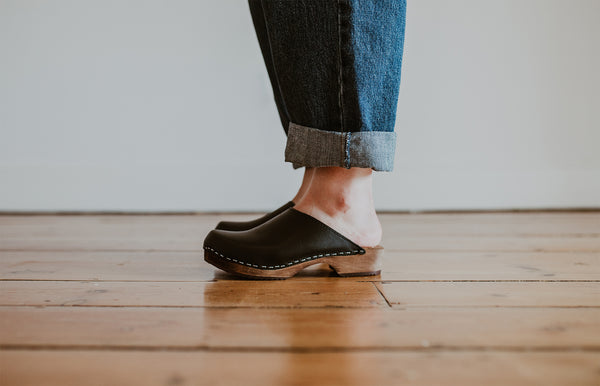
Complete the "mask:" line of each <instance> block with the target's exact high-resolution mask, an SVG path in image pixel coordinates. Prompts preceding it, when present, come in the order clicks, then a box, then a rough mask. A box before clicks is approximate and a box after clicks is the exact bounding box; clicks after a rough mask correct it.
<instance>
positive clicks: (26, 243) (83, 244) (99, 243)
mask: <svg viewBox="0 0 600 386" xmlns="http://www.w3.org/2000/svg"><path fill="white" fill-rule="evenodd" d="M207 233H208V231H207V232H204V233H199V234H198V235H196V236H194V237H190V238H181V239H174V238H170V237H166V236H164V235H163V236H162V237H160V236H158V237H147V238H128V237H123V238H106V239H99V238H93V239H84V238H81V239H79V238H78V239H67V238H64V239H61V238H47V239H44V238H23V239H20V238H9V239H4V240H2V243H1V244H0V245H1V248H0V250H4V251H14V250H27V251H46V250H50V251H53V250H56V251H65V250H75V251H189V252H193V251H198V252H200V251H202V243H203V240H204V237H205V236H206V234H207ZM382 245H383V246H384V247H385V248H386V249H388V250H392V251H489V252H497V251H520V252H536V251H537V252H540V251H553V252H600V237H575V236H568V237H521V238H517V237H511V236H504V237H476V236H455V237H454V236H410V235H398V236H394V237H387V236H384V238H383V241H382Z"/></svg>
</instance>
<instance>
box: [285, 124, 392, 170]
mask: <svg viewBox="0 0 600 386" xmlns="http://www.w3.org/2000/svg"><path fill="white" fill-rule="evenodd" d="M395 151H396V133H395V132H393V131H357V132H339V131H326V130H319V129H314V128H312V127H306V126H301V125H298V124H295V123H291V122H290V124H289V127H288V137H287V144H286V147H285V160H286V161H287V162H291V163H292V164H293V166H294V168H299V167H302V166H306V167H324V166H339V167H344V168H347V169H349V168H353V167H356V168H371V169H373V170H376V171H384V172H390V171H392V169H393V168H394V154H395Z"/></svg>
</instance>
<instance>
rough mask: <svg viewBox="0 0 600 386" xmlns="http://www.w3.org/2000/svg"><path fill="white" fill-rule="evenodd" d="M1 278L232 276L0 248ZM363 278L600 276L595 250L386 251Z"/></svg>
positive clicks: (134, 259)
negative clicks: (375, 270)
mask: <svg viewBox="0 0 600 386" xmlns="http://www.w3.org/2000/svg"><path fill="white" fill-rule="evenodd" d="M328 278H330V279H334V280H336V281H337V280H340V278H338V277H335V275H333V273H332V271H331V270H330V269H329V268H328V267H326V268H325V269H324V268H323V267H312V268H311V269H309V270H305V271H302V272H301V273H300V275H299V277H295V278H294V280H303V279H306V280H315V279H318V280H327V279H328ZM0 279H4V280H7V279H9V280H120V281H125V280H127V281H131V280H138V281H139V280H141V281H207V280H214V279H217V280H235V279H236V278H235V277H234V276H232V275H227V274H225V273H223V272H222V271H220V270H217V269H215V268H214V267H212V266H211V265H209V264H207V263H205V262H204V260H203V259H202V256H201V253H197V252H142V251H137V252H90V251H83V252H80V251H62V252H57V251H17V252H6V251H4V252H2V251H0ZM352 280H355V279H352ZM358 280H365V279H364V278H363V279H358ZM367 280H600V253H564V252H552V253H544V252H528V253H523V252H494V253H492V252H489V253H481V252H391V251H386V252H385V255H384V265H383V272H382V274H381V276H380V277H374V278H370V279H367Z"/></svg>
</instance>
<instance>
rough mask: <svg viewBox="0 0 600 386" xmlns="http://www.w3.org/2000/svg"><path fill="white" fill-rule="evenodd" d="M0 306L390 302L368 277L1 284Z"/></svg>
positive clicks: (349, 304)
mask: <svg viewBox="0 0 600 386" xmlns="http://www.w3.org/2000/svg"><path fill="white" fill-rule="evenodd" d="M0 288H1V292H0V305H3V306H6V305H13V306H19V305H29V306H61V305H62V306H169V307H388V305H387V303H386V301H385V300H384V299H383V297H382V296H381V295H380V293H379V292H378V291H377V289H376V288H375V287H374V286H373V284H372V283H368V282H362V283H361V282H353V281H345V280H338V281H317V282H314V281H281V282H280V281H268V282H256V281H248V280H243V281H217V282H208V283H202V282H191V283H189V282H162V283H160V282H157V283H152V282H78V281H66V282H52V281H12V282H2V283H0Z"/></svg>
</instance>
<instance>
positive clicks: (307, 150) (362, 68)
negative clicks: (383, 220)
mask: <svg viewBox="0 0 600 386" xmlns="http://www.w3.org/2000/svg"><path fill="white" fill-rule="evenodd" d="M260 4H261V10H262V11H263V21H264V22H265V23H266V25H268V29H267V31H268V33H267V34H266V36H265V39H268V44H269V61H270V63H269V65H267V68H269V67H271V70H270V73H271V74H274V75H273V76H271V81H272V83H273V82H275V84H274V85H273V89H274V90H277V91H276V93H277V94H278V97H276V100H277V99H278V98H279V99H280V100H281V102H280V103H281V104H282V105H285V106H286V112H287V118H288V119H287V121H288V122H289V127H288V141H287V145H286V152H285V155H286V161H289V162H292V163H294V165H295V166H298V165H303V166H313V167H315V169H316V170H315V172H314V175H313V177H312V184H311V185H309V186H308V188H307V190H306V194H305V195H304V197H301V199H299V200H298V201H295V202H296V206H295V208H296V209H297V210H299V211H302V212H304V213H307V214H309V215H311V216H313V217H315V218H317V219H319V220H320V221H322V222H324V223H325V224H327V225H329V226H331V227H332V228H334V229H336V230H337V231H339V232H340V233H342V234H343V235H345V236H346V237H348V238H350V239H351V240H354V241H356V242H357V243H359V244H360V245H364V246H374V245H377V244H378V243H379V241H380V239H381V233H382V231H381V225H380V223H379V221H378V219H377V216H376V214H375V209H374V205H373V199H372V182H371V181H372V176H371V170H382V171H390V170H392V168H393V158H394V152H395V143H396V142H395V141H396V138H395V133H394V123H395V116H396V104H397V98H398V90H399V84H400V70H401V64H402V51H403V46H404V27H405V13H406V2H405V1H404V0H340V1H322V0H313V1H303V2H299V1H298V2H290V1H285V0H262V1H260ZM259 39H260V36H259ZM263 52H264V51H263ZM265 61H267V59H265ZM280 111H281V109H280Z"/></svg>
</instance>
